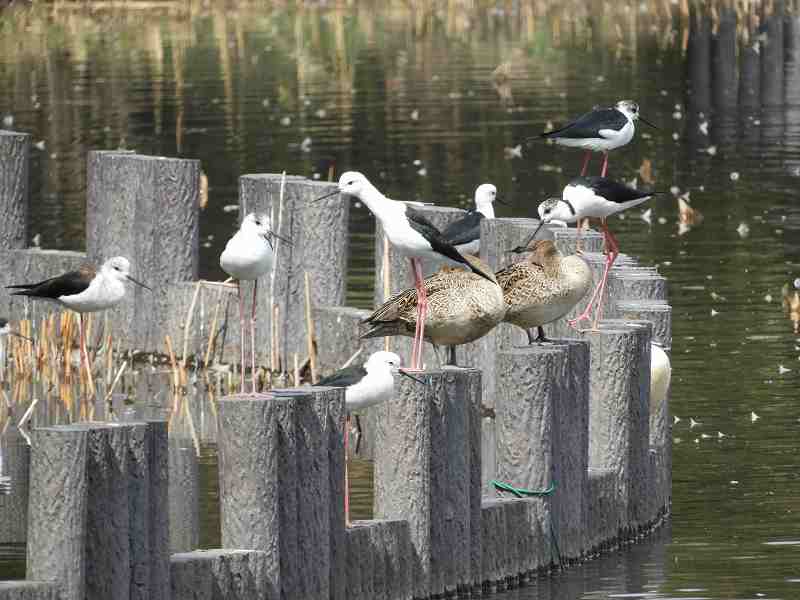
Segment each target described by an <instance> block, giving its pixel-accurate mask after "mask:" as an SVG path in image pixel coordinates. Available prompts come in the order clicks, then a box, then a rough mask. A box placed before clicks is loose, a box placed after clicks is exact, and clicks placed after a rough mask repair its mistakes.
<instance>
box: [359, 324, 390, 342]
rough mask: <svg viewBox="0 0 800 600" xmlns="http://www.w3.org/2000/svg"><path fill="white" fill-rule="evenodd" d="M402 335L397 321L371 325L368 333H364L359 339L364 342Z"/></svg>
mask: <svg viewBox="0 0 800 600" xmlns="http://www.w3.org/2000/svg"><path fill="white" fill-rule="evenodd" d="M395 335H400V327H399V326H398V323H397V322H396V321H390V322H383V323H371V327H370V329H369V330H367V331H366V332H364V333H362V334H361V335H360V336H359V337H360V338H361V339H362V340H366V339H369V338H376V337H391V336H395Z"/></svg>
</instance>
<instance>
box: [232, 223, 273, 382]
mask: <svg viewBox="0 0 800 600" xmlns="http://www.w3.org/2000/svg"><path fill="white" fill-rule="evenodd" d="M274 239H280V240H283V241H285V242H288V240H286V239H285V238H283V237H280V236H278V235H277V234H276V233H275V232H273V231H272V230H271V223H270V219H269V217H268V216H267V215H265V214H256V213H250V214H248V215H246V216H245V218H244V219H242V224H241V226H240V227H239V231H237V232H236V233H235V234H234V236H233V237H232V238H231V239H230V240H228V243H227V244H226V245H225V250H223V251H222V254H221V255H220V257H219V264H220V266H221V267H222V268H223V269H224V271H225V272H226V273H227V274H228V275H230V276H231V277H233V278H234V279H236V280H237V283H238V290H239V325H240V329H241V338H240V346H241V361H242V362H241V364H242V383H241V390H242V393H244V364H245V363H244V346H245V335H244V300H243V299H242V286H241V282H242V281H253V282H254V283H253V307H252V311H251V313H250V359H251V361H250V364H251V367H252V372H251V376H252V380H253V393H254V394H255V393H256V346H255V344H256V342H255V337H256V334H255V328H256V294H257V293H258V278H259V277H262V276H264V275H266V274H267V273H269V271H270V269H272V264H273V262H274V248H273V245H272V242H273V240H274Z"/></svg>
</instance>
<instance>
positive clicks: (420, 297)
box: [412, 258, 428, 371]
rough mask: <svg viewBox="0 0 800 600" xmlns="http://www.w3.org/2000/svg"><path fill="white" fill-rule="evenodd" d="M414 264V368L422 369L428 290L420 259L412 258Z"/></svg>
mask: <svg viewBox="0 0 800 600" xmlns="http://www.w3.org/2000/svg"><path fill="white" fill-rule="evenodd" d="M412 261H413V264H414V278H415V279H416V284H417V326H418V327H419V343H418V345H417V362H416V364H415V365H414V369H415V370H417V371H421V370H422V351H423V343H424V342H425V315H426V314H428V292H427V291H425V282H424V280H423V278H422V261H421V260H420V259H419V258H414V259H412Z"/></svg>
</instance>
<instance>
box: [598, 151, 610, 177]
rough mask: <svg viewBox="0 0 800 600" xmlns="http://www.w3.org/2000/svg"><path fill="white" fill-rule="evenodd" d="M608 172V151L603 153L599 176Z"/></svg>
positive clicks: (603, 175)
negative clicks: (601, 168)
mask: <svg viewBox="0 0 800 600" xmlns="http://www.w3.org/2000/svg"><path fill="white" fill-rule="evenodd" d="M607 172H608V152H604V153H603V170H602V171H601V172H600V177H605V176H606V173H607Z"/></svg>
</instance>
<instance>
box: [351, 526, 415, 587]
mask: <svg viewBox="0 0 800 600" xmlns="http://www.w3.org/2000/svg"><path fill="white" fill-rule="evenodd" d="M346 539H347V571H346V575H347V577H346V580H347V593H346V596H345V597H346V598H349V599H351V600H362V599H363V600H366V599H368V598H374V599H376V600H411V598H412V592H411V589H412V585H411V584H412V582H411V563H412V558H411V556H412V554H411V547H410V539H411V532H410V531H409V524H408V522H407V521H354V522H353V523H352V526H351V527H348V528H347V531H346Z"/></svg>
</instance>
